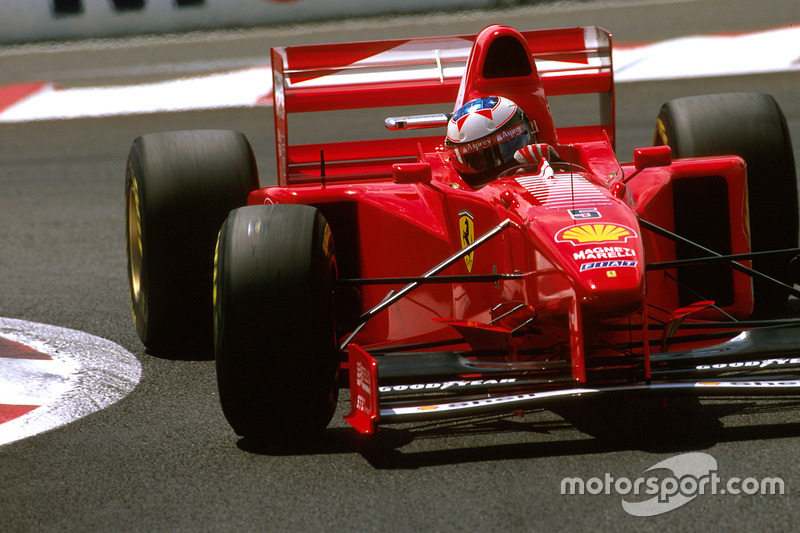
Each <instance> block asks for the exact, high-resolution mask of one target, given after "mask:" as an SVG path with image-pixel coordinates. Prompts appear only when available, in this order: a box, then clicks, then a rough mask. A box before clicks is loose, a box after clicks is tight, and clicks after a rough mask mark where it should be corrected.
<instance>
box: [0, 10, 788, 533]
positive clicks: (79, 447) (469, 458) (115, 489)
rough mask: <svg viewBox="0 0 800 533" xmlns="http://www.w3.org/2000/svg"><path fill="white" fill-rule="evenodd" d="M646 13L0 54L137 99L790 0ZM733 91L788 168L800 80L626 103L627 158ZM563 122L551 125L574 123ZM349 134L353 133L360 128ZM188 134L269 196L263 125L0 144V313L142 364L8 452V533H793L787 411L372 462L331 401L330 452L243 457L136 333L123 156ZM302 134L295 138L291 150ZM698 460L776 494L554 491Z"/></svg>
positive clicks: (553, 14) (405, 434) (644, 87)
mask: <svg viewBox="0 0 800 533" xmlns="http://www.w3.org/2000/svg"><path fill="white" fill-rule="evenodd" d="M646 4H647V5H639V3H638V2H616V3H608V2H607V3H605V5H603V6H602V7H596V6H594V5H593V4H591V3H582V4H580V5H578V6H577V7H576V6H574V5H572V4H570V5H563V6H561V7H560V8H559V9H554V8H552V7H550V8H547V9H543V10H541V11H539V10H521V11H509V12H504V11H500V12H493V13H489V14H483V15H480V14H472V15H470V16H462V17H449V18H446V19H445V18H437V17H433V16H429V17H424V18H405V19H401V20H396V19H391V20H389V19H386V20H378V21H365V22H358V23H355V22H347V23H337V24H334V25H332V26H327V27H320V26H314V27H301V28H295V29H291V28H286V29H280V30H270V31H266V30H265V31H254V32H241V33H238V32H237V34H238V37H236V36H234V35H232V34H225V39H224V40H222V41H220V43H219V45H218V46H215V45H214V44H213V43H211V42H204V41H212V40H214V39H215V38H216V37H215V36H218V34H214V35H210V36H205V37H207V38H204V36H203V35H199V36H198V35H196V36H193V37H192V38H191V39H189V40H188V41H187V40H184V39H180V38H170V39H163V40H160V39H152V40H147V41H146V42H142V43H139V44H137V43H130V44H129V45H128V47H123V46H109V47H106V48H104V49H101V50H94V49H92V48H88V47H84V46H82V45H81V46H78V45H76V46H74V47H72V48H69V47H67V49H62V50H63V51H62V52H55V53H54V52H52V51H48V49H47V48H46V47H37V48H32V49H30V50H29V51H28V52H25V53H22V55H13V56H3V57H1V58H0V79H3V80H4V82H5V81H8V82H13V81H28V80H30V79H32V78H46V79H48V80H49V81H54V82H61V83H63V84H68V83H71V82H75V83H77V82H78V81H80V82H81V83H84V84H85V83H86V82H87V79H91V81H92V82H93V83H103V82H108V81H110V80H114V82H118V81H120V79H121V78H126V81H125V82H130V81H136V80H142V81H146V80H148V79H156V78H158V77H159V76H163V74H162V73H160V72H157V70H158V69H154V70H156V71H149V70H148V68H147V65H150V64H152V65H163V64H164V63H165V62H168V61H174V62H175V63H176V64H184V65H198V66H200V65H206V64H214V65H216V68H217V70H219V65H220V64H228V63H231V64H232V63H238V64H242V63H246V62H248V61H251V60H253V61H255V60H259V61H260V62H261V63H263V58H264V55H265V54H266V51H267V49H268V47H269V46H272V45H283V44H294V43H301V42H325V41H348V40H356V39H358V40H361V39H374V38H380V37H387V38H388V37H404V36H417V35H442V34H453V33H467V32H475V31H478V30H479V29H480V28H481V27H483V26H484V25H486V24H488V23H492V22H500V23H507V24H511V25H513V26H515V27H517V28H520V29H529V28H531V29H532V28H544V27H555V26H573V25H580V24H598V25H602V26H604V27H606V28H608V29H610V30H612V31H613V32H614V33H615V38H616V40H617V42H641V41H651V40H660V39H665V38H669V37H675V36H680V35H691V34H695V33H710V32H720V31H734V32H738V31H752V30H757V29H762V28H769V27H775V26H780V25H785V24H788V23H797V22H800V7H799V6H798V4H797V3H796V0H785V1H784V0H776V1H772V2H761V3H760V4H759V6H760V8H758V9H757V10H756V11H754V10H753V9H752V7H753V4H752V2H749V1H745V0H732V1H722V0H720V1H702V0H701V1H696V2H693V1H686V2H669V1H661V2H648V3H646ZM617 5H624V6H625V7H616V6H617ZM93 50H94V51H93ZM25 65H27V69H28V70H25V68H24V67H25ZM104 67H105V68H104ZM198 68H204V67H198ZM137 73H138V74H137ZM729 91H762V92H769V93H772V94H773V95H774V96H775V97H776V99H777V100H778V102H779V103H780V105H781V106H782V108H783V110H784V113H785V114H786V115H787V118H788V121H789V128H790V130H791V132H792V135H793V139H794V147H795V157H796V158H797V159H798V160H800V157H798V154H799V153H800V149H799V147H800V144H799V143H800V99H798V98H797V95H798V91H800V72H793V73H781V74H770V75H759V76H735V77H719V78H702V79H690V80H674V81H659V82H647V83H634V84H624V85H621V86H620V87H618V92H617V97H618V100H617V101H618V105H617V124H618V131H619V142H618V151H619V156H620V158H622V159H628V158H629V157H630V154H631V153H632V150H633V148H634V147H635V146H636V145H647V144H649V143H650V142H651V138H652V129H653V123H654V120H655V116H656V114H657V112H658V108H659V106H660V105H661V103H663V102H664V101H666V100H668V99H670V98H674V97H679V96H685V95H690V94H699V93H715V92H729ZM563 113H564V115H563V118H564V119H565V120H568V119H570V118H574V117H569V116H567V114H568V111H564V112H563ZM347 119H348V120H351V121H352V122H353V123H358V118H357V117H355V116H349V117H347ZM319 127H320V128H324V127H325V124H320V125H319ZM195 128H231V129H237V130H240V131H243V132H244V133H246V134H247V135H248V137H249V138H250V141H251V143H252V144H253V145H254V147H255V150H256V155H257V159H258V163H259V167H260V169H261V173H262V184H269V183H270V182H271V178H270V176H271V175H272V169H273V168H274V157H273V152H272V150H273V148H272V141H273V139H272V130H271V109H269V108H258V109H241V110H236V109H234V110H224V111H203V112H187V113H175V114H166V115H146V116H136V117H115V118H103V119H85V120H81V119H76V120H70V121H56V122H41V123H27V124H12V125H1V126H0V139H2V142H0V242H1V243H2V251H0V316H4V317H9V318H15V319H23V320H29V321H34V322H41V323H46V324H52V325H57V326H62V327H67V328H72V329H77V330H80V331H85V332H87V333H89V334H92V335H96V336H99V337H102V338H106V339H109V340H111V341H113V342H115V343H117V344H119V345H121V346H123V347H124V348H126V349H128V350H130V351H131V352H133V353H134V354H136V356H137V357H138V358H139V360H140V361H141V364H142V379H141V382H140V384H139V386H138V387H137V388H136V389H135V390H134V391H133V392H132V393H131V394H130V395H129V396H127V397H126V398H125V399H123V400H122V401H120V402H118V403H117V404H115V405H113V406H111V407H109V408H107V409H105V410H102V411H100V412H96V413H94V414H91V415H89V416H88V417H86V418H83V419H81V420H79V421H77V422H73V423H72V424H69V425H67V426H65V427H62V428H59V429H56V430H54V431H51V432H48V433H45V434H42V435H38V436H35V437H31V438H28V439H25V440H22V441H18V442H15V443H12V444H8V445H5V446H2V447H0V531H66V530H70V531H101V530H102V531H108V530H121V531H177V530H191V531H345V530H347V531H352V530H363V531H544V530H547V531H568V530H569V531H587V530H612V529H613V530H619V531H625V530H627V531H632V530H636V531H647V530H700V529H702V530H706V529H709V528H713V529H716V530H761V531H791V530H794V529H795V526H796V524H798V523H800V511H798V509H800V506H798V505H797V504H798V494H800V489H798V487H800V469H798V460H797V454H796V450H797V445H798V443H800V401H783V402H744V403H737V404H735V405H733V406H722V405H719V404H711V405H708V406H707V409H706V413H707V416H705V417H700V418H699V419H698V420H694V421H692V422H689V421H681V422H679V423H673V424H672V425H670V426H668V431H667V434H668V435H669V434H673V435H676V436H679V438H676V439H667V438H664V437H663V435H662V436H661V437H659V438H657V439H648V438H645V437H640V438H633V439H630V438H629V439H626V438H624V435H620V436H619V438H617V439H612V440H598V439H594V438H592V437H590V436H588V435H586V434H584V433H581V432H579V431H578V430H576V429H575V428H573V427H572V426H571V425H569V424H568V423H566V422H564V421H563V420H562V419H561V418H559V417H557V416H555V415H553V414H550V413H548V412H536V413H531V414H528V415H527V416H526V417H525V418H519V417H514V416H508V417H489V418H482V419H473V420H468V421H466V422H457V423H448V424H428V425H421V426H420V425H417V426H403V427H400V428H390V429H389V430H388V431H386V432H384V435H383V438H382V439H380V440H379V441H378V442H376V443H373V444H372V445H367V444H365V443H363V442H360V441H359V440H358V439H357V438H356V437H355V435H354V434H353V433H352V432H351V431H350V430H349V429H348V428H347V427H346V425H345V423H344V422H343V421H342V420H341V416H342V415H343V414H344V413H345V412H346V410H347V407H348V406H347V401H348V399H349V397H348V395H347V394H346V393H344V394H342V396H341V398H340V409H339V412H338V413H337V415H336V417H335V419H334V422H333V423H332V426H331V429H329V431H328V433H327V435H326V438H325V440H324V441H323V442H322V443H320V444H318V445H315V446H313V447H311V448H309V449H304V450H296V451H285V450H284V451H276V450H269V449H261V448H258V447H255V446H253V444H252V443H249V442H247V441H244V440H240V439H238V438H237V437H236V436H235V435H234V433H233V432H232V431H231V430H230V428H229V427H228V425H227V424H226V422H225V420H224V418H223V416H222V413H221V411H220V409H219V404H218V400H217V392H216V382H215V376H214V368H213V361H212V360H210V359H209V357H208V355H207V354H205V353H201V352H198V353H196V354H191V355H190V356H189V357H181V358H177V357H176V358H165V357H161V358H157V357H153V356H151V355H148V354H146V353H144V350H143V347H142V345H141V343H140V342H139V340H138V338H137V337H136V334H135V332H134V330H133V328H132V325H131V321H130V317H129V307H128V300H127V298H128V295H127V285H126V273H125V245H124V224H123V213H124V208H123V176H124V164H125V158H126V155H127V151H128V149H129V146H130V143H131V142H132V140H133V139H134V138H135V137H136V136H137V135H140V134H142V133H145V132H152V131H161V130H170V129H195ZM310 133H312V132H311V131H310V130H308V131H306V130H302V129H295V130H293V135H296V136H297V140H301V138H302V137H305V136H307V135H309V134H310ZM656 422H660V421H649V422H648V421H645V422H643V425H644V426H648V424H649V425H652V426H654V427H655V426H659V425H660V424H657V423H656ZM690 451H694V452H705V453H707V454H710V455H712V456H713V457H714V458H715V459H716V460H717V462H718V464H719V471H718V474H719V475H720V477H722V478H723V479H726V478H731V477H740V478H745V477H754V478H759V479H760V478H765V477H780V478H781V479H783V480H784V483H785V488H786V491H785V492H786V493H785V494H784V495H744V494H740V495H732V494H724V495H722V494H717V495H709V494H706V495H699V496H697V497H696V498H695V499H694V500H692V501H691V502H689V503H688V504H686V505H684V506H683V507H681V508H679V509H676V510H674V511H671V512H669V513H666V514H663V515H660V516H656V517H649V518H637V517H633V516H631V515H629V514H627V513H626V512H625V511H624V510H623V509H622V507H621V499H622V498H621V496H620V495H619V494H616V493H615V492H613V491H612V492H611V493H610V494H599V495H590V494H586V495H584V496H570V495H562V494H561V493H560V483H561V480H562V479H563V478H565V477H583V478H584V479H588V478H592V477H597V478H600V479H603V478H604V476H606V474H610V475H611V476H613V477H614V478H621V477H627V478H629V479H631V480H633V479H636V478H639V477H642V476H647V475H649V474H647V473H645V471H646V470H647V469H648V468H650V467H651V466H653V465H655V464H657V463H659V462H660V461H663V460H665V459H668V458H670V457H673V456H676V455H678V454H680V453H684V452H690Z"/></svg>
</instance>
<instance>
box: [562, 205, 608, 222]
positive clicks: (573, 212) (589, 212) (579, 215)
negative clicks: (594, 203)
mask: <svg viewBox="0 0 800 533" xmlns="http://www.w3.org/2000/svg"><path fill="white" fill-rule="evenodd" d="M568 212H569V216H571V217H572V219H573V220H586V219H587V218H601V215H600V212H599V211H598V210H597V209H596V208H594V207H587V208H585V209H569V210H568Z"/></svg>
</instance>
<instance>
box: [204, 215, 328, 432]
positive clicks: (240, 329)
mask: <svg viewBox="0 0 800 533" xmlns="http://www.w3.org/2000/svg"><path fill="white" fill-rule="evenodd" d="M336 279H337V271H336V260H335V255H334V246H333V237H332V235H331V231H330V227H329V226H328V223H327V222H326V220H325V218H324V217H323V216H322V214H321V213H320V212H319V211H318V210H317V209H316V208H313V207H309V206H302V205H264V206H249V207H243V208H241V209H236V210H234V211H233V212H231V214H230V216H229V217H228V218H227V220H226V221H225V223H224V224H223V225H222V229H221V231H220V234H219V240H218V243H217V253H216V259H215V269H214V330H215V348H216V363H217V382H218V386H219V396H220V402H221V404H222V411H223V413H224V414H225V417H226V419H227V420H228V422H229V423H230V425H231V427H232V428H233V429H234V431H235V432H236V433H237V434H238V435H241V436H243V437H248V438H252V439H254V440H257V441H261V442H264V443H267V444H273V445H281V444H284V443H298V442H302V441H305V440H306V439H308V438H309V437H313V436H316V435H319V434H321V432H322V431H323V430H324V429H325V427H326V426H327V425H328V423H329V422H330V420H331V417H332V416H333V412H334V410H335V408H336V401H337V397H338V390H339V389H338V384H337V377H338V376H337V375H338V368H339V360H338V358H337V347H336V333H335V320H334V301H333V298H334V297H333V294H334V284H335V282H336Z"/></svg>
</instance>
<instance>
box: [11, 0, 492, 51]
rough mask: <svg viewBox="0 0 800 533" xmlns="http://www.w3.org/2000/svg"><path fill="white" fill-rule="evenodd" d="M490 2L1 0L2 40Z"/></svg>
mask: <svg viewBox="0 0 800 533" xmlns="http://www.w3.org/2000/svg"><path fill="white" fill-rule="evenodd" d="M491 3H492V1H491V0H436V1H435V2H433V1H431V0H0V42H2V43H15V42H31V41H41V40H52V39H81V38H93V37H109V36H119V35H135V34H143V33H164V32H173V31H184V30H193V29H213V28H222V27H231V26H256V25H267V24H282V23H290V22H309V21H320V20H326V19H332V18H341V17H353V16H362V15H377V14H384V13H387V14H388V13H413V12H420V11H425V10H430V9H431V7H432V6H435V7H436V8H437V9H447V8H459V7H481V6H487V5H490V4H491Z"/></svg>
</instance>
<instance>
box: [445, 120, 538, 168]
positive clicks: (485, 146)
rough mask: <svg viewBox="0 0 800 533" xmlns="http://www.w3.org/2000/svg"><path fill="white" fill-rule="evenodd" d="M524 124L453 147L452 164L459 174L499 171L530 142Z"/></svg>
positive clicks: (528, 133) (528, 132)
mask: <svg viewBox="0 0 800 533" xmlns="http://www.w3.org/2000/svg"><path fill="white" fill-rule="evenodd" d="M531 137H532V136H531V133H530V131H529V128H527V127H525V124H523V123H521V124H517V125H516V126H513V127H511V128H509V129H507V130H504V131H500V132H496V133H493V134H491V135H489V136H487V137H484V138H483V139H478V140H477V141H474V142H470V143H464V144H462V145H458V146H454V147H453V156H454V157H453V166H454V167H455V169H456V170H457V171H458V172H459V173H461V174H476V173H478V174H487V173H491V172H499V171H501V170H504V169H505V167H506V166H507V165H508V164H509V163H510V162H512V161H513V160H514V154H515V153H516V152H517V150H519V149H520V148H522V147H524V146H527V145H529V144H530V143H531Z"/></svg>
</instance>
